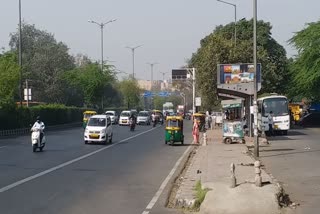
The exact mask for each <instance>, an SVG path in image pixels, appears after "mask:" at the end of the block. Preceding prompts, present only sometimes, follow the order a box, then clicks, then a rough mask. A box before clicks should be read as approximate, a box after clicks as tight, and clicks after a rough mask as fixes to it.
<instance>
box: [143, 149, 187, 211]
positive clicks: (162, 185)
mask: <svg viewBox="0 0 320 214" xmlns="http://www.w3.org/2000/svg"><path fill="white" fill-rule="evenodd" d="M191 147H192V146H189V148H188V149H186V151H185V152H184V153H183V154H182V156H181V157H180V158H179V160H178V161H177V162H176V164H175V165H174V167H173V168H172V169H171V171H170V173H169V175H168V176H167V177H166V178H165V179H164V181H163V182H162V184H161V186H160V188H159V189H158V191H157V192H156V194H155V195H154V196H153V198H152V199H151V201H150V202H149V204H148V206H147V207H146V210H151V209H152V208H153V206H154V205H155V204H156V203H157V201H158V200H159V197H160V195H161V194H162V192H163V190H164V188H165V187H166V186H167V184H168V182H169V180H170V179H171V178H172V176H173V175H174V173H175V172H176V171H177V169H178V167H179V165H180V163H181V161H182V160H183V158H184V157H185V156H186V155H187V154H188V152H189V150H190V149H191ZM145 212H147V213H149V211H144V212H143V213H142V214H147V213H145Z"/></svg>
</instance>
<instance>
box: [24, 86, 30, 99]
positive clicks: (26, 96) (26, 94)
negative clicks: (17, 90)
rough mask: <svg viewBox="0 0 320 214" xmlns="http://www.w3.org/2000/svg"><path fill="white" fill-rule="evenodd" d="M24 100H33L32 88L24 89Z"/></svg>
mask: <svg viewBox="0 0 320 214" xmlns="http://www.w3.org/2000/svg"><path fill="white" fill-rule="evenodd" d="M23 92H24V100H26V101H27V100H28V101H30V100H31V98H32V97H31V88H28V89H26V88H25V89H24V91H23Z"/></svg>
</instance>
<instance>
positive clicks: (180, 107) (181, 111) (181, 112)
mask: <svg viewBox="0 0 320 214" xmlns="http://www.w3.org/2000/svg"><path fill="white" fill-rule="evenodd" d="M177 115H179V116H181V117H183V118H184V105H178V107H177Z"/></svg>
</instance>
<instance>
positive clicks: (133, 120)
mask: <svg viewBox="0 0 320 214" xmlns="http://www.w3.org/2000/svg"><path fill="white" fill-rule="evenodd" d="M130 120H132V126H133V127H135V125H136V116H135V115H134V114H133V113H131V114H130V117H129V121H130Z"/></svg>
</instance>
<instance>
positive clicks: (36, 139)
mask: <svg viewBox="0 0 320 214" xmlns="http://www.w3.org/2000/svg"><path fill="white" fill-rule="evenodd" d="M31 131H32V133H31V143H32V151H33V152H36V151H37V149H39V151H40V152H42V150H43V148H44V146H45V145H46V137H45V136H44V135H43V138H42V142H40V133H41V130H40V129H37V128H33V129H31Z"/></svg>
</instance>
